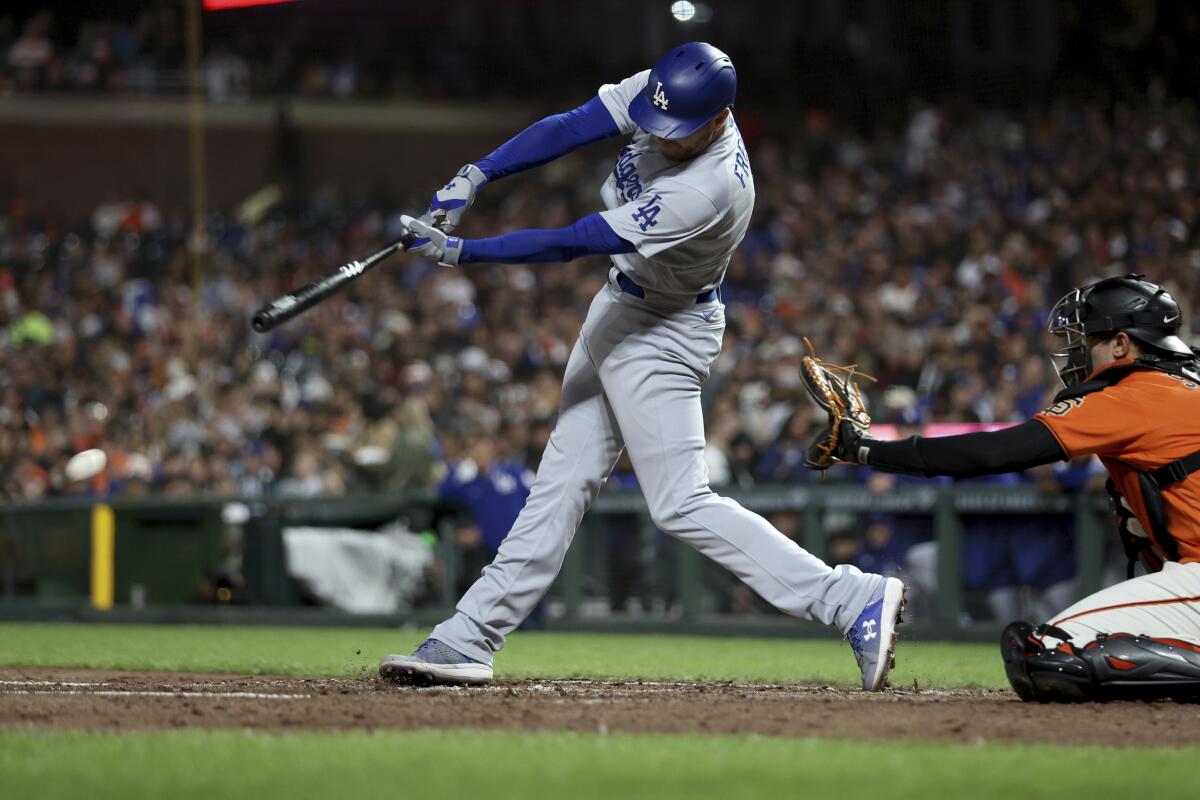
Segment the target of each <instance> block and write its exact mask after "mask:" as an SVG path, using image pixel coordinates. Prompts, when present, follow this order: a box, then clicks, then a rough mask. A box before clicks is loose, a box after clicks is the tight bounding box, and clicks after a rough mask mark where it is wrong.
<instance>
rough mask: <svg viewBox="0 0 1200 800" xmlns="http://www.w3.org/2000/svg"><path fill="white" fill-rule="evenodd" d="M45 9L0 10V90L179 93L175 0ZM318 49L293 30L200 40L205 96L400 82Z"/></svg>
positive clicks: (348, 92) (343, 89)
mask: <svg viewBox="0 0 1200 800" xmlns="http://www.w3.org/2000/svg"><path fill="white" fill-rule="evenodd" d="M72 23H73V24H72V27H71V30H70V32H68V31H67V30H65V29H64V27H63V26H61V25H60V24H59V21H58V19H57V18H56V16H55V15H54V13H52V12H51V11H50V10H43V11H41V12H40V13H38V14H35V15H33V16H31V17H29V18H28V19H25V20H23V21H21V22H17V20H16V19H15V18H14V17H12V16H5V15H3V14H2V13H0V54H2V55H3V63H0V96H3V95H5V94H28V93H31V92H76V93H78V92H91V93H112V92H129V93H142V94H156V93H180V92H183V91H185V90H186V89H187V86H188V83H187V72H186V66H187V65H186V62H185V53H186V49H185V47H184V39H185V35H186V34H185V30H184V15H183V4H181V3H178V2H159V3H147V4H145V6H144V7H143V8H142V9H141V11H139V12H138V13H137V14H136V16H134V17H133V18H132V19H129V18H125V19H122V20H119V21H118V20H116V19H103V18H101V19H93V20H91V21H84V22H82V23H75V21H74V20H72ZM326 50H327V49H326V48H322V49H321V52H313V49H312V48H310V47H308V46H305V43H304V41H303V39H302V37H301V38H298V34H297V32H296V31H291V30H289V31H286V32H282V33H281V32H280V31H278V30H272V31H271V32H270V34H269V35H266V34H258V35H252V34H250V33H244V34H242V35H239V36H234V37H231V38H230V39H229V40H227V41H226V40H223V41H222V42H220V43H216V44H213V45H211V46H209V47H207V48H206V50H205V52H204V55H203V58H202V61H201V64H200V72H201V80H202V82H203V85H204V88H205V91H206V94H207V96H208V99H209V100H210V101H213V102H230V101H238V100H244V99H246V98H247V97H250V96H251V95H269V94H289V95H298V96H306V97H336V98H346V97H353V96H371V95H380V94H391V93H394V92H397V91H402V90H403V88H404V87H403V86H398V85H393V81H396V80H400V78H399V77H397V76H398V75H399V74H400V73H399V70H396V71H395V74H393V72H392V71H390V70H383V71H382V72H380V71H379V70H373V69H372V68H371V65H370V64H369V63H367V62H366V61H364V59H363V58H361V57H355V56H354V55H353V54H352V50H351V49H350V48H346V49H345V51H344V52H340V53H331V52H327V51H326Z"/></svg>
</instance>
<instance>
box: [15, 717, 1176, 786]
mask: <svg viewBox="0 0 1200 800" xmlns="http://www.w3.org/2000/svg"><path fill="white" fill-rule="evenodd" d="M1197 755H1198V751H1197V750H1194V749H1193V750H1167V749H1155V750H1151V749H1145V750H1132V749H1131V750H1127V751H1122V754H1121V757H1120V758H1114V757H1113V756H1112V752H1111V751H1106V750H1103V749H1093V748H1078V747H1076V748H1067V747H1014V746H1000V745H982V746H966V745H953V746H946V745H931V744H914V743H903V742H900V743H878V742H875V743H866V742H846V741H820V740H813V739H773V738H762V737H745V736H743V737H727V736H721V737H702V736H645V735H613V736H603V737H602V736H589V735H582V734H563V733H558V734H548V733H544V734H513V733H479V732H446V731H441V732H410V733H375V734H370V733H354V734H342V735H335V734H324V733H313V734H300V735H285V736H279V735H276V736H270V735H264V734H254V733H242V732H232V731H226V732H200V731H181V732H169V733H155V734H125V735H114V734H86V733H76V732H70V733H37V734H33V733H24V732H5V731H0V786H3V787H4V796H5V797H12V798H26V797H29V798H32V797H37V798H46V799H47V800H52V799H53V798H69V799H70V800H77V798H79V797H81V796H83V797H86V798H89V800H91V799H92V798H107V797H112V798H121V800H126V799H127V798H134V797H154V798H171V799H172V800H184V799H185V798H192V797H194V798H205V799H206V800H208V799H209V798H214V797H260V798H267V797H286V798H289V799H290V800H297V799H298V798H308V797H338V798H353V797H377V796H390V797H416V798H458V797H472V798H486V799H487V800H504V798H530V797H570V798H572V800H576V799H579V800H585V799H586V798H606V800H607V799H609V798H635V797H647V798H659V799H661V798H689V799H690V798H698V797H720V798H724V799H725V800H728V799H729V798H762V797H788V798H790V797H810V798H825V797H839V798H843V797H845V798H850V797H870V798H873V799H877V798H881V797H883V798H888V800H894V799H895V798H904V797H919V798H925V799H926V800H927V798H929V797H930V796H931V792H933V791H936V792H937V795H935V796H941V797H964V798H972V800H977V799H978V798H989V797H997V798H1006V800H1007V799H1008V798H1013V797H1020V798H1037V797H1047V798H1050V797H1054V798H1059V797H1062V796H1063V794H1064V792H1066V793H1069V794H1071V795H1074V796H1084V797H1134V796H1141V797H1154V798H1164V797H1194V796H1195V794H1194V792H1195V788H1194V785H1192V781H1191V771H1192V770H1191V767H1190V765H1192V764H1195V763H1196V762H1195V759H1196V757H1197ZM151 764H152V765H154V767H153V769H148V768H147V765H151Z"/></svg>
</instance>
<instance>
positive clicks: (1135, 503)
mask: <svg viewBox="0 0 1200 800" xmlns="http://www.w3.org/2000/svg"><path fill="white" fill-rule="evenodd" d="M1153 374H1158V375H1167V376H1170V378H1171V379H1172V381H1174V382H1176V383H1172V382H1166V383H1165V384H1164V385H1156V384H1162V382H1161V379H1160V380H1159V381H1154V380H1146V378H1145V377H1142V376H1147V375H1153ZM1133 376H1138V377H1133ZM1130 378H1132V381H1131V382H1129V383H1127V384H1123V385H1122V386H1121V387H1120V388H1119V389H1113V387H1116V386H1117V385H1118V384H1121V383H1122V381H1126V379H1130ZM1198 381H1200V369H1198V368H1197V364H1196V362H1195V361H1193V360H1188V359H1177V360H1155V359H1138V360H1135V361H1132V362H1130V363H1127V364H1119V365H1117V366H1113V367H1110V368H1108V369H1105V370H1103V371H1101V372H1100V373H1098V374H1096V375H1095V376H1093V377H1092V378H1091V379H1089V380H1087V381H1085V382H1084V383H1082V384H1080V385H1079V386H1076V387H1072V388H1069V389H1065V390H1063V391H1062V392H1060V393H1059V394H1058V395H1057V396H1056V397H1055V398H1054V399H1055V403H1054V405H1053V406H1051V407H1050V409H1048V410H1047V411H1046V412H1044V413H1043V415H1042V419H1043V421H1044V422H1046V423H1047V425H1048V426H1049V427H1050V428H1051V430H1052V431H1054V433H1055V435H1056V436H1058V437H1059V439H1060V441H1063V440H1064V439H1070V437H1072V436H1078V437H1080V438H1082V437H1084V436H1087V435H1089V434H1086V433H1079V432H1076V431H1071V430H1063V428H1066V427H1067V426H1066V425H1061V426H1060V425H1059V424H1058V422H1057V420H1056V419H1055V418H1056V417H1058V418H1065V417H1066V416H1067V415H1068V414H1072V413H1073V412H1074V413H1077V414H1083V413H1085V412H1084V411H1083V410H1082V408H1080V407H1081V406H1082V404H1083V402H1084V398H1085V397H1087V396H1088V395H1092V394H1095V393H1097V392H1101V391H1104V390H1106V389H1113V391H1120V392H1122V393H1123V394H1127V395H1129V397H1131V398H1136V400H1133V401H1130V402H1141V403H1142V404H1143V406H1149V405H1150V404H1152V403H1154V402H1155V401H1157V400H1158V399H1159V398H1160V397H1161V398H1164V400H1163V403H1164V404H1166V402H1167V399H1166V398H1173V397H1174V395H1173V394H1169V392H1171V391H1176V393H1177V390H1179V389H1186V390H1188V391H1187V393H1186V399H1187V400H1188V401H1190V402H1189V403H1188V404H1187V405H1186V406H1184V407H1181V408H1179V409H1176V408H1152V407H1142V408H1136V407H1135V408H1130V409H1123V410H1124V411H1126V412H1127V413H1130V414H1140V415H1142V418H1145V419H1150V420H1154V421H1155V424H1156V426H1157V427H1158V428H1160V430H1156V431H1154V433H1155V434H1158V436H1157V437H1155V436H1152V435H1149V434H1147V435H1144V436H1143V437H1142V438H1143V439H1145V441H1143V442H1141V443H1140V449H1141V451H1143V453H1144V454H1146V455H1150V456H1151V457H1153V455H1154V454H1153V452H1152V451H1153V450H1155V449H1157V447H1159V446H1160V445H1159V443H1158V442H1159V439H1161V438H1166V437H1163V436H1162V434H1163V431H1162V430H1161V428H1162V427H1164V426H1175V427H1174V428H1173V429H1171V430H1169V431H1167V433H1168V434H1169V436H1170V437H1174V438H1177V437H1178V436H1179V435H1180V434H1181V433H1187V430H1186V428H1188V427H1189V426H1191V427H1197V426H1200V416H1197V414H1198V413H1200V382H1198ZM1134 383H1136V384H1137V385H1136V386H1134V385H1133V384H1134ZM1156 390H1158V391H1156ZM1192 392H1195V393H1196V394H1195V396H1191V394H1192ZM1110 399H1111V398H1110ZM1076 409H1079V411H1078V412H1076ZM1089 411H1093V412H1094V407H1089ZM1159 420H1161V421H1162V422H1161V425H1159V424H1158V421H1159ZM1127 422H1129V421H1128V420H1126V419H1122V418H1120V417H1117V416H1114V417H1113V418H1112V419H1111V420H1110V424H1109V425H1108V426H1107V427H1109V428H1111V430H1107V431H1105V432H1104V433H1103V434H1101V435H1103V436H1112V437H1113V438H1114V439H1116V438H1117V437H1119V436H1122V435H1124V434H1125V433H1126V431H1127V425H1126V424H1125V423H1127ZM1179 426H1183V428H1184V430H1182V431H1181V430H1180V428H1179ZM1095 435H1096V434H1091V436H1092V437H1093V440H1092V441H1090V442H1088V445H1089V452H1096V453H1097V455H1099V456H1100V459H1101V461H1102V462H1103V463H1104V465H1105V467H1106V468H1107V469H1108V471H1109V473H1110V475H1111V476H1112V478H1111V479H1110V480H1109V481H1108V484H1107V489H1108V494H1109V499H1110V501H1111V503H1112V506H1113V512H1114V514H1115V515H1116V518H1117V528H1118V531H1119V532H1120V535H1121V542H1122V544H1123V545H1124V547H1125V553H1126V555H1127V556H1128V558H1129V569H1128V575H1129V577H1133V568H1134V564H1135V563H1136V561H1137V560H1139V559H1140V560H1141V561H1142V563H1143V564H1144V565H1145V567H1146V569H1147V570H1148V571H1151V572H1154V571H1157V570H1159V569H1161V568H1162V565H1163V563H1164V562H1165V561H1179V560H1180V559H1181V557H1183V556H1184V555H1186V554H1181V550H1180V544H1181V541H1182V542H1183V543H1185V545H1187V546H1188V547H1189V549H1192V550H1195V549H1197V548H1198V547H1200V528H1198V529H1196V530H1192V528H1195V527H1196V526H1194V525H1191V524H1189V520H1188V519H1186V518H1181V519H1177V520H1176V521H1175V524H1174V525H1172V524H1170V523H1171V517H1170V515H1169V514H1168V511H1167V507H1168V503H1167V501H1166V499H1165V498H1164V495H1163V492H1164V490H1165V489H1167V488H1168V487H1171V486H1173V485H1175V484H1179V483H1181V482H1182V481H1186V480H1187V479H1188V478H1189V476H1191V475H1192V474H1193V473H1195V472H1197V471H1198V470H1200V449H1197V450H1196V451H1194V452H1192V453H1190V454H1188V455H1185V456H1183V457H1182V458H1177V459H1175V460H1173V461H1171V462H1169V463H1167V464H1165V465H1164V466H1161V467H1158V468H1155V469H1140V468H1138V467H1137V466H1135V465H1134V464H1133V463H1131V460H1130V459H1128V458H1123V457H1121V456H1120V455H1115V454H1108V453H1106V452H1105V449H1104V448H1103V447H1096V446H1095V440H1094V436H1095ZM1192 438H1194V439H1196V442H1197V444H1200V429H1198V430H1196V431H1195V432H1194V436H1193V437H1192ZM1063 444H1064V446H1065V447H1066V449H1067V450H1068V452H1074V451H1075V449H1076V448H1075V447H1073V446H1071V445H1072V442H1071V441H1069V440H1068V441H1063ZM1147 451H1151V452H1147ZM1189 491H1190V487H1189ZM1176 502H1177V503H1178V499H1177V501H1176ZM1197 511H1200V509H1197V510H1196V511H1194V512H1193V513H1196V512H1197ZM1172 528H1174V532H1172ZM1189 560H1195V559H1194V558H1191V559H1189Z"/></svg>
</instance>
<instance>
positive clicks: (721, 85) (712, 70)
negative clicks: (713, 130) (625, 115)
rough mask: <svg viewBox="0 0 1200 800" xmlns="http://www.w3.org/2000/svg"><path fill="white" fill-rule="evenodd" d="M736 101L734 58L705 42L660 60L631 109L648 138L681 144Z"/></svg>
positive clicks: (693, 43)
mask: <svg viewBox="0 0 1200 800" xmlns="http://www.w3.org/2000/svg"><path fill="white" fill-rule="evenodd" d="M736 95H737V72H736V71H735V70H734V69H733V62H732V61H730V60H729V56H727V55H725V54H724V53H722V52H721V51H720V50H718V49H717V48H715V47H713V46H712V45H711V44H708V43H706V42H689V43H688V44H682V45H680V46H679V47H676V48H674V49H672V50H671V52H669V53H667V54H666V55H665V56H663V57H662V58H660V59H659V60H658V63H657V64H655V65H654V69H652V70H650V80H649V81H648V82H647V83H646V88H645V89H643V90H642V91H641V93H640V94H638V95H637V96H636V97H634V98H633V100H632V101H631V102H630V103H629V116H630V117H631V118H632V119H633V121H634V122H636V123H637V125H638V127H639V128H641V129H642V130H644V131H646V132H647V133H651V134H653V135H655V136H660V137H662V138H663V139H682V138H684V137H685V136H690V135H692V134H693V133H695V132H696V131H697V130H699V129H700V126H702V125H703V124H704V123H706V122H708V121H709V120H710V119H712V118H713V117H715V116H716V115H717V114H720V113H721V112H722V111H723V110H725V109H726V108H729V107H730V106H732V105H733V99H734V97H735V96H736Z"/></svg>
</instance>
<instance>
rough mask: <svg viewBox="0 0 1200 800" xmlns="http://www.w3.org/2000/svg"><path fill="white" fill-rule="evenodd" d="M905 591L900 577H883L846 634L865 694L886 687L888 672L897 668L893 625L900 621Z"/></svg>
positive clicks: (894, 628)
mask: <svg viewBox="0 0 1200 800" xmlns="http://www.w3.org/2000/svg"><path fill="white" fill-rule="evenodd" d="M906 591H907V588H906V587H905V585H904V584H903V583H902V582H901V581H900V579H899V578H885V579H884V581H883V583H882V584H881V585H880V587H879V589H878V591H877V592H876V593H875V595H874V596H873V597H872V598H871V600H870V601H869V602H868V603H867V606H866V608H864V609H863V610H862V613H861V614H859V615H858V619H856V620H855V621H854V624H853V625H852V626H851V627H850V630H848V631H846V638H847V639H849V640H850V648H851V649H852V650H854V659H855V660H856V661H857V662H858V668H859V669H861V670H862V688H863V691H864V692H877V691H879V690H880V689H882V688H883V687H885V686H887V677H888V672H889V671H890V670H891V669H892V668H893V667H895V666H896V625H897V624H898V623H899V622H900V621H901V619H902V618H903V617H902V615H903V613H904V593H905V592H906Z"/></svg>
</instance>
